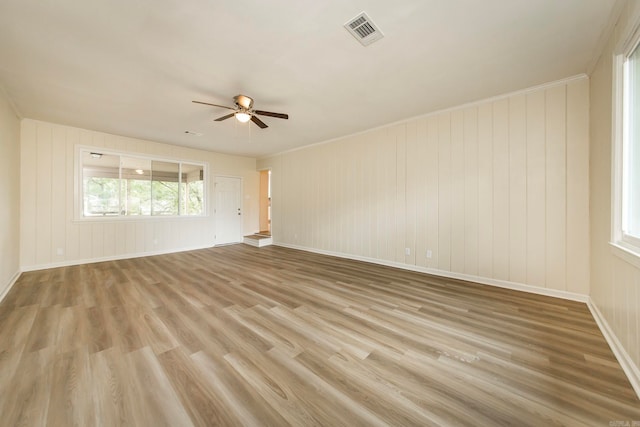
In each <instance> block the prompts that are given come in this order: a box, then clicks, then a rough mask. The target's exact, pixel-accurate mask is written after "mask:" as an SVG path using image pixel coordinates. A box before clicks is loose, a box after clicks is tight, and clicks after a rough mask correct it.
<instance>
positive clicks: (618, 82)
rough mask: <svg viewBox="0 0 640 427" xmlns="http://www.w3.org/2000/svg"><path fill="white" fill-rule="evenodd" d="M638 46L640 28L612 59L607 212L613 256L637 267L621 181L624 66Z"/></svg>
mask: <svg viewBox="0 0 640 427" xmlns="http://www.w3.org/2000/svg"><path fill="white" fill-rule="evenodd" d="M639 45H640V26H636V27H635V28H634V31H631V36H630V37H628V38H627V39H626V40H625V42H624V43H622V44H621V46H620V47H619V48H618V49H617V53H616V54H615V55H614V58H613V100H612V101H613V109H612V110H613V111H612V113H613V115H612V122H611V123H612V133H613V135H612V138H613V155H612V167H611V172H612V175H613V176H612V189H611V198H612V209H611V242H610V243H611V246H612V248H613V253H614V254H615V255H617V256H619V257H621V258H622V259H624V260H625V261H627V262H629V263H631V264H633V265H635V266H637V267H640V239H639V238H638V237H636V236H632V235H629V234H626V233H625V232H624V229H623V223H624V222H623V217H624V215H625V210H624V194H623V193H624V187H625V186H624V179H625V172H626V171H625V158H624V154H625V151H626V147H625V144H627V142H628V135H627V126H626V123H627V120H628V117H626V116H627V112H628V108H627V107H628V106H627V105H626V102H627V99H626V96H625V93H626V88H625V84H626V78H625V63H626V59H627V57H629V56H630V55H631V54H632V53H633V52H634V50H635V49H636V48H637V47H638V46H639Z"/></svg>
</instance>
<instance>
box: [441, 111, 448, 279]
mask: <svg viewBox="0 0 640 427" xmlns="http://www.w3.org/2000/svg"><path fill="white" fill-rule="evenodd" d="M438 172H439V173H438V269H439V270H444V271H450V270H451V114H450V113H445V114H442V115H440V116H439V117H438Z"/></svg>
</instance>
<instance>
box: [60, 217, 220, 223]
mask: <svg viewBox="0 0 640 427" xmlns="http://www.w3.org/2000/svg"><path fill="white" fill-rule="evenodd" d="M207 218H210V217H209V216H208V215H166V216H163V215H157V216H88V217H78V218H74V219H73V221H72V222H73V223H74V224H87V223H97V224H107V223H118V222H147V221H162V220H165V221H188V220H192V221H194V220H200V221H202V220H205V219H207Z"/></svg>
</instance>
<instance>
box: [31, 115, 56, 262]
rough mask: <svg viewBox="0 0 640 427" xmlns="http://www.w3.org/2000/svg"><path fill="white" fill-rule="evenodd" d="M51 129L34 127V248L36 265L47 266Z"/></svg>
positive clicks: (49, 250)
mask: <svg viewBox="0 0 640 427" xmlns="http://www.w3.org/2000/svg"><path fill="white" fill-rule="evenodd" d="M51 142H52V129H51V127H50V126H44V125H40V124H39V125H38V126H37V127H36V150H37V153H36V166H35V170H33V173H36V174H38V178H37V186H36V205H37V211H36V224H35V226H36V236H37V237H38V244H37V245H36V247H35V251H36V263H38V264H48V263H50V262H51V261H52V259H51V229H52V227H51V214H52V200H51V192H52V191H53V187H52V182H51V172H52V165H51V161H52V157H51V154H52V149H51Z"/></svg>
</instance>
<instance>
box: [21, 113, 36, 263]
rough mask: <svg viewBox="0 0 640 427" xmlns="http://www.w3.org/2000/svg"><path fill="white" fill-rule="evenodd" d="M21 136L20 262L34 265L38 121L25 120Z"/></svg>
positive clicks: (22, 124)
mask: <svg viewBox="0 0 640 427" xmlns="http://www.w3.org/2000/svg"><path fill="white" fill-rule="evenodd" d="M20 138H21V141H20V171H21V179H20V264H21V265H33V264H35V263H36V251H35V248H36V244H37V239H36V223H37V219H36V212H37V211H38V209H37V198H36V192H37V188H38V184H37V183H38V180H37V177H38V172H37V169H36V168H37V149H36V148H37V130H36V123H35V122H33V121H28V120H23V121H22V123H21V128H20ZM25 195H30V197H25Z"/></svg>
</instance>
